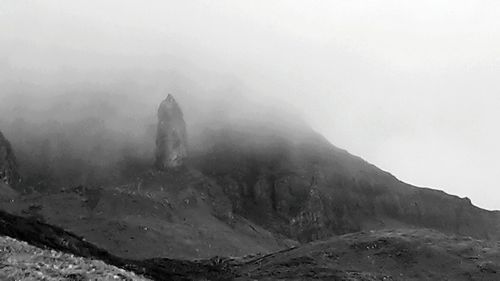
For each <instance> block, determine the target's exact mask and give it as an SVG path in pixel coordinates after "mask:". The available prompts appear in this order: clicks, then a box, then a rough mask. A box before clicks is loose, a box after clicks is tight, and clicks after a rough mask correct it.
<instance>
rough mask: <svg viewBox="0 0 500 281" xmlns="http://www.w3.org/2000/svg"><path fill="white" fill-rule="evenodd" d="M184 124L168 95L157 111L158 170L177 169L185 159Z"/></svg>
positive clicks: (180, 113) (178, 110) (176, 107)
mask: <svg viewBox="0 0 500 281" xmlns="http://www.w3.org/2000/svg"><path fill="white" fill-rule="evenodd" d="M186 146H187V138H186V123H185V122H184V118H183V114H182V110H181V108H180V107H179V104H177V102H176V101H175V99H174V97H173V96H172V95H171V94H169V95H168V97H167V98H166V99H165V100H164V101H163V102H162V103H161V104H160V107H159V109H158V129H157V134H156V162H155V166H156V168H158V169H159V170H165V169H168V168H175V167H179V166H181V165H182V164H183V161H184V159H185V158H186V157H187V148H186Z"/></svg>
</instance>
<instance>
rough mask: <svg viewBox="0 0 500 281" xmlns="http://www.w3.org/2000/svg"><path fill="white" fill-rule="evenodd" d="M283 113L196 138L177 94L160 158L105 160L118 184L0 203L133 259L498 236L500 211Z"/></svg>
mask: <svg viewBox="0 0 500 281" xmlns="http://www.w3.org/2000/svg"><path fill="white" fill-rule="evenodd" d="M274 115H275V114H274ZM274 115H273V114H270V115H264V118H262V116H255V118H250V119H249V120H246V121H245V122H241V121H240V120H238V122H237V124H235V123H234V122H233V123H231V120H229V121H227V123H225V121H220V122H214V121H213V120H207V122H209V124H206V125H205V126H201V127H202V128H204V129H203V130H198V131H191V132H190V134H189V135H190V139H187V134H186V124H185V122H184V121H183V114H182V111H181V109H180V106H179V104H178V103H177V102H176V101H175V99H174V98H173V97H172V96H169V97H167V99H166V100H164V101H163V102H162V103H161V105H160V107H159V110H158V124H157V138H156V144H157V145H156V154H155V155H151V157H150V158H148V159H139V160H137V162H134V161H135V160H134V159H135V158H134V159H132V160H131V161H130V163H129V165H128V166H127V170H126V173H116V175H115V174H114V173H111V172H112V171H114V170H113V169H109V167H103V168H102V170H104V171H111V172H110V174H112V175H113V177H112V176H111V175H110V176H109V177H110V178H113V180H110V181H106V182H104V183H101V184H99V185H94V186H91V185H77V186H65V185H62V186H52V187H51V188H50V189H48V190H38V189H36V188H31V190H33V192H30V193H27V194H24V195H23V196H21V197H19V198H16V199H15V200H11V199H7V198H4V197H2V198H0V208H1V209H3V210H7V211H9V212H10V213H13V214H16V215H19V216H23V217H28V218H31V219H34V220H38V221H44V222H46V223H50V224H52V225H56V226H58V227H62V228H64V229H66V230H69V231H71V232H73V233H76V234H77V235H80V236H82V237H84V238H85V239H86V240H87V241H89V242H91V243H93V244H94V245H97V246H98V247H101V248H103V249H105V250H107V251H109V252H110V253H111V254H113V255H117V256H120V257H125V258H143V259H148V258H154V257H170V258H182V259H200V258H209V257H212V256H244V255H247V254H254V255H257V254H259V253H271V252H275V251H279V250H281V249H286V248H288V247H291V246H297V245H299V244H300V243H306V242H310V241H316V240H320V239H327V238H330V237H332V236H335V235H342V234H346V233H353V232H358V231H369V230H380V229H388V228H416V229H419V228H429V229H434V230H438V231H441V232H444V233H447V234H458V235H464V236H471V237H474V238H478V239H491V240H494V239H498V237H499V235H500V230H499V229H498V227H499V225H500V224H499V222H500V215H499V213H498V212H491V211H486V210H482V209H480V208H477V207H475V206H473V205H472V204H471V202H470V200H468V199H467V198H459V197H456V196H452V195H448V194H446V193H444V192H442V191H438V190H432V189H427V188H418V187H415V186H411V185H408V184H405V183H403V182H401V181H399V180H398V179H397V178H395V177H394V176H392V175H391V174H389V173H387V172H385V171H382V170H380V169H378V168H377V167H375V166H373V165H371V164H369V163H367V162H366V161H364V160H363V159H361V158H359V157H357V156H353V155H351V154H349V153H348V152H347V151H345V150H342V149H339V148H337V147H335V146H334V145H332V144H331V143H330V142H329V141H327V140H326V139H325V138H324V137H322V136H321V135H319V134H318V133H316V132H314V131H313V130H312V129H311V128H309V127H308V126H307V125H306V124H303V123H300V124H296V123H293V122H282V121H281V120H280V119H279V118H268V119H266V118H265V117H266V116H274ZM250 117H251V116H250ZM257 117H259V118H257ZM252 119H253V120H252ZM102 131H105V130H104V129H101V130H99V131H97V132H98V133H99V134H100V133H101V132H102ZM151 139H152V140H153V139H154V137H153V136H152V137H151ZM151 142H152V141H151ZM98 151H99V150H98ZM188 152H189V155H188ZM65 153H67V154H68V153H69V152H66V151H65ZM96 153H97V152H96ZM102 153H103V152H101V154H102ZM70 155H71V154H70ZM188 156H189V157H188ZM68 158H70V157H68ZM51 159H54V158H51ZM153 159H154V160H156V168H153V165H151V164H150V163H151V162H153ZM56 160H57V158H56ZM53 161H55V160H53ZM144 163H147V164H144ZM173 168H175V169H173ZM74 175H78V174H77V171H76V172H75V171H71V173H69V175H67V176H68V177H69V176H71V178H78V177H77V176H74ZM28 190H30V189H28Z"/></svg>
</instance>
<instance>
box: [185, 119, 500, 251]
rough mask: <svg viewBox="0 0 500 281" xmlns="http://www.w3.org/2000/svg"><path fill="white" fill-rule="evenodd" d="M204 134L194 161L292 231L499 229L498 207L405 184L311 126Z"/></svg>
mask: <svg viewBox="0 0 500 281" xmlns="http://www.w3.org/2000/svg"><path fill="white" fill-rule="evenodd" d="M201 141H202V142H203V143H205V144H207V146H206V147H209V149H206V150H202V151H198V152H196V153H193V157H192V159H193V162H192V165H193V166H194V167H196V168H197V169H199V170H200V171H202V173H203V174H205V175H207V176H210V177H211V178H213V179H214V180H215V181H216V182H217V184H218V185H220V186H222V187H223V190H224V193H225V195H226V196H227V197H228V198H229V200H230V202H231V204H232V208H233V212H234V213H235V214H238V215H241V216H242V217H244V218H247V219H248V220H250V221H253V222H254V223H257V224H259V225H260V226H262V227H264V228H266V229H270V230H272V231H273V232H276V233H281V234H283V235H285V236H286V237H289V238H291V239H296V240H298V241H302V242H306V241H313V240H317V239H323V238H328V237H331V236H332V235H336V234H345V233H349V232H356V231H361V230H373V229H384V228H393V227H416V228H420V227H425V228H432V229H436V230H439V231H443V232H445V233H454V234H460V235H467V236H473V237H477V238H484V239H497V238H498V237H499V233H500V231H499V229H498V226H499V222H500V216H499V213H498V212H490V211H486V210H482V209H480V208H477V207H475V206H473V205H472V204H471V202H470V200H468V199H467V198H459V197H457V196H452V195H448V194H446V193H444V192H442V191H438V190H433V189H428V188H418V187H415V186H411V185H409V184H405V183H403V182H401V181H399V180H398V179H397V178H396V177H394V176H392V175H391V174H389V173H387V172H385V171H382V170H380V169H379V168H377V167H375V166H374V165H371V164H370V163H367V162H366V161H364V160H363V159H361V158H359V157H356V156H353V155H351V154H349V153H348V152H347V151H345V150H342V149H339V148H337V147H335V146H333V145H332V144H330V143H329V142H328V141H327V140H326V139H325V138H323V137H322V136H321V135H319V134H317V133H316V132H314V131H313V130H311V129H310V128H307V127H302V128H294V129H293V130H289V129H287V128H281V129H279V130H277V129H276V128H275V127H269V126H267V125H266V124H252V125H250V126H248V127H247V128H245V129H243V130H232V129H227V128H224V127H221V128H219V129H214V130H212V131H211V132H210V133H207V134H206V135H205V137H204V138H203V139H202V140H201Z"/></svg>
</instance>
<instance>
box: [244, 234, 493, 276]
mask: <svg viewBox="0 0 500 281" xmlns="http://www.w3.org/2000/svg"><path fill="white" fill-rule="evenodd" d="M499 246H500V245H499V243H497V242H485V241H481V240H476V239H473V238H470V237H460V236H455V235H451V236H449V235H444V234H442V233H439V232H436V231H432V230H428V229H419V230H408V229H400V230H383V231H372V232H361V233H354V234H347V235H343V236H340V237H336V238H332V239H328V240H325V241H318V242H314V243H310V244H307V245H304V246H301V247H298V248H294V249H290V250H287V251H282V252H279V253H273V254H271V255H268V256H265V257H260V258H257V259H253V260H248V261H244V262H241V263H239V264H237V265H236V266H235V272H237V273H236V276H237V277H236V278H235V280H240V281H243V280H342V281H344V280H346V281H347V280H357V281H375V280H377V281H378V280H386V281H392V280H398V281H417V280H428V281H434V280H454V281H462V280H463V281H465V280H499V278H500V276H499V275H500V247H499Z"/></svg>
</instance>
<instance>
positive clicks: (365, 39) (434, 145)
mask: <svg viewBox="0 0 500 281" xmlns="http://www.w3.org/2000/svg"><path fill="white" fill-rule="evenodd" d="M498 15H500V2H498V1H482V0H475V1H463V0H453V1H452V0H449V1H445V0H432V1H427V0H425V1H406V0H394V1H392V0H382V1H371V0H364V1H361V0H342V1H334V0H328V1H320V0H314V1H306V0H302V1H292V0H284V1H272V0H260V1H259V0H249V1H238V0H228V1H222V0H217V1H182V0H178V1H152V0H148V1H129V0H120V1H35V0H33V1H24V0H0V75H2V76H3V78H2V77H0V79H3V80H2V81H9V80H16V81H21V82H27V83H30V82H36V83H45V82H47V80H50V81H56V80H57V79H59V75H60V74H61V71H62V72H64V71H67V70H68V69H69V70H75V69H76V70H77V71H94V70H99V71H101V72H100V73H103V71H104V73H105V71H111V70H127V69H137V68H140V69H146V70H148V69H151V70H154V69H161V68H162V67H172V66H171V65H170V66H168V64H169V63H172V65H175V67H179V68H181V71H182V68H196V69H197V71H201V72H206V73H216V74H217V75H219V77H230V79H234V80H235V81H238V83H240V84H241V85H244V89H245V91H246V93H247V95H249V96H251V97H252V98H257V99H262V98H267V97H272V98H273V99H278V100H284V101H286V102H287V103H289V104H291V105H293V106H295V107H296V108H298V109H300V110H301V111H302V113H303V114H304V116H305V117H306V118H307V119H308V120H309V122H310V123H311V124H312V125H313V126H314V127H315V128H316V129H317V130H318V131H319V132H321V133H322V134H324V135H325V136H326V137H327V138H328V139H329V140H331V142H332V143H334V144H335V145H337V146H339V147H342V148H345V149H347V150H349V151H350V152H351V153H354V154H356V155H359V156H361V157H363V158H364V159H366V160H368V161H370V162H372V163H374V164H376V165H377V166H379V167H380V168H382V169H384V170H387V171H390V172H391V173H393V174H394V175H396V176H397V177H398V178H400V179H402V180H403V181H406V182H409V183H412V184H415V185H418V186H427V187H433V188H437V189H443V190H445V191H446V192H448V193H452V194H456V195H459V196H467V197H469V198H471V199H472V201H473V202H474V203H475V204H477V205H479V206H481V207H484V208H489V209H500V200H499V199H498V198H500V188H499V186H498V179H497V176H498V174H499V171H500V162H499V161H500V160H499V159H500V149H499V146H498V144H499V143H500V133H499V129H498V128H499V126H498V124H497V122H498V121H499V120H500V110H499V109H500V17H499V16H498ZM172 57H173V58H175V63H174V62H171V61H169V59H168V58H172ZM164 64H165V66H164ZM185 65H188V66H185ZM20 73H21V74H20ZM207 77H209V76H203V75H201V76H196V77H193V80H195V81H196V82H197V83H198V84H201V85H204V84H205V83H206V84H207V85H208V84H210V82H211V81H208V79H209V78H207ZM204 79H205V80H207V81H204ZM228 83H229V82H228ZM0 91H1V89H0Z"/></svg>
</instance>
